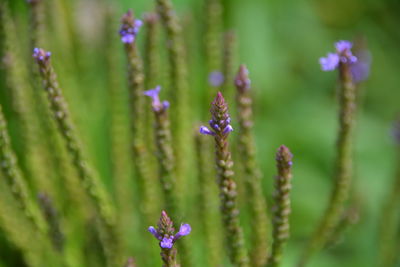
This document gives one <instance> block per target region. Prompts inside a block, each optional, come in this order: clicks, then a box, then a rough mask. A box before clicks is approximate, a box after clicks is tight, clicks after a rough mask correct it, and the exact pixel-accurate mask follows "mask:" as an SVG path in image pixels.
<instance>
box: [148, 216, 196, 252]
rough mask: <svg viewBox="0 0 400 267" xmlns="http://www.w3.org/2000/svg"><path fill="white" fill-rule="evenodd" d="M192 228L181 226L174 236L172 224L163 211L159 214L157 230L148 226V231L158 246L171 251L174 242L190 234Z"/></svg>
mask: <svg viewBox="0 0 400 267" xmlns="http://www.w3.org/2000/svg"><path fill="white" fill-rule="evenodd" d="M191 230H192V228H191V227H190V225H189V224H187V223H185V224H182V225H181V227H180V228H179V231H178V232H177V233H176V234H175V233H174V232H175V229H174V224H173V222H172V220H171V218H169V216H168V214H167V213H166V212H165V211H162V212H161V217H160V220H159V222H158V228H157V229H156V228H154V227H153V226H150V227H149V228H148V231H149V232H150V233H151V234H152V235H153V236H154V237H155V238H157V240H159V241H160V243H159V245H160V247H161V248H163V249H171V248H172V247H173V246H174V244H175V242H176V241H177V240H179V239H180V238H181V237H182V236H185V235H188V234H190V232H191Z"/></svg>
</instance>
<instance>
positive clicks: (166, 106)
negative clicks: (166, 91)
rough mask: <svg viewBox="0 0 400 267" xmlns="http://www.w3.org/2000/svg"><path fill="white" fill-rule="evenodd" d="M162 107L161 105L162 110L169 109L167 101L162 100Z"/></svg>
mask: <svg viewBox="0 0 400 267" xmlns="http://www.w3.org/2000/svg"><path fill="white" fill-rule="evenodd" d="M162 105H163V108H164V109H167V108H169V105H170V104H169V101H167V100H164V101H163V102H162Z"/></svg>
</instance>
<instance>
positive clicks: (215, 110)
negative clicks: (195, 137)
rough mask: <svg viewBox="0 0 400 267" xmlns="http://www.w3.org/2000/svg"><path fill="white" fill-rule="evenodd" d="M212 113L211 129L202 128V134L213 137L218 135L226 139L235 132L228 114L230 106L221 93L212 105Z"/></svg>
mask: <svg viewBox="0 0 400 267" xmlns="http://www.w3.org/2000/svg"><path fill="white" fill-rule="evenodd" d="M210 111H211V115H212V118H211V120H210V121H209V122H208V123H209V125H210V128H208V127H206V126H201V127H200V133H201V134H206V135H212V136H216V135H218V136H221V137H224V138H226V137H227V136H228V134H229V133H230V132H232V131H233V127H232V125H231V118H230V116H229V114H228V105H227V103H226V101H225V99H224V97H223V96H222V94H221V92H218V94H217V96H216V97H215V99H214V101H213V102H212V103H211V110H210Z"/></svg>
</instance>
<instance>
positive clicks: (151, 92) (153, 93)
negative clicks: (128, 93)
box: [144, 86, 161, 99]
mask: <svg viewBox="0 0 400 267" xmlns="http://www.w3.org/2000/svg"><path fill="white" fill-rule="evenodd" d="M160 91H161V86H157V87H156V88H154V89H150V90H147V91H144V95H147V96H150V97H151V98H153V99H154V98H155V97H158V94H159V93H160Z"/></svg>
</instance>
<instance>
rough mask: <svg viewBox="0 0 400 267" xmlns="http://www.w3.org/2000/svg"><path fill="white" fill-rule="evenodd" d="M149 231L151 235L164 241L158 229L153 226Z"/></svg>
mask: <svg viewBox="0 0 400 267" xmlns="http://www.w3.org/2000/svg"><path fill="white" fill-rule="evenodd" d="M147 230H148V231H149V232H150V234H152V235H153V236H154V237H155V238H157V239H158V240H161V239H162V238H161V236H160V234H159V233H158V232H157V230H156V228H154V227H153V226H150V227H149V228H148V229H147Z"/></svg>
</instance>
